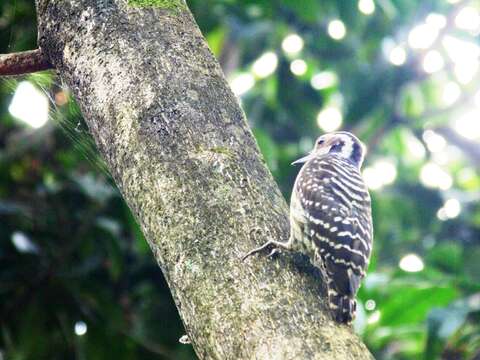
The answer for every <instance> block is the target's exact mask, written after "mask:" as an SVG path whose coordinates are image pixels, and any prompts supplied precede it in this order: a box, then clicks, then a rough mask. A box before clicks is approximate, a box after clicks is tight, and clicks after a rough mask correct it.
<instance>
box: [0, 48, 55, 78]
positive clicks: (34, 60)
mask: <svg viewBox="0 0 480 360" xmlns="http://www.w3.org/2000/svg"><path fill="white" fill-rule="evenodd" d="M52 68H53V66H52V65H51V64H50V63H49V62H48V60H47V59H46V58H45V56H44V54H43V52H42V51H41V50H40V49H36V50H30V51H24V52H18V53H13V54H5V55H1V54H0V76H6V75H21V74H27V73H32V72H37V71H43V70H48V69H52Z"/></svg>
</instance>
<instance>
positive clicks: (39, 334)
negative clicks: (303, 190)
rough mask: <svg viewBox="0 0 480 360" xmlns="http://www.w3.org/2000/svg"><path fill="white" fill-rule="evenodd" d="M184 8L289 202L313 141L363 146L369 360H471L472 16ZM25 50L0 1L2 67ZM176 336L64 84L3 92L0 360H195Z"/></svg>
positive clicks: (364, 320)
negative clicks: (354, 140)
mask: <svg viewBox="0 0 480 360" xmlns="http://www.w3.org/2000/svg"><path fill="white" fill-rule="evenodd" d="M188 3H189V5H190V8H191V10H192V11H193V13H194V15H195V18H196V19H197V22H198V24H199V26H200V28H201V30H202V31H203V33H204V35H205V37H206V38H207V40H208V42H209V44H210V46H211V49H212V51H213V52H214V53H215V55H216V56H217V57H218V58H219V60H220V62H221V64H222V67H223V68H224V71H225V73H226V75H227V77H228V79H229V81H230V82H231V84H232V88H233V89H234V91H235V92H236V93H237V94H238V95H239V96H240V99H241V103H242V105H243V108H244V109H245V112H246V114H247V116H248V119H249V122H250V125H251V127H252V128H253V131H254V133H255V136H256V138H257V141H258V143H259V145H260V148H261V150H262V152H263V154H264V156H265V158H266V161H267V163H268V165H269V167H270V169H271V171H272V172H273V174H274V176H275V178H276V180H277V181H278V184H279V185H280V187H281V189H282V191H283V193H284V194H285V196H286V197H287V198H288V197H289V195H290V189H291V187H292V184H293V180H294V178H295V175H296V172H297V171H298V168H295V167H292V166H290V163H291V162H292V161H293V160H294V159H296V158H297V157H300V156H302V155H304V154H305V153H306V152H308V151H309V150H310V148H311V146H312V144H313V142H314V140H315V138H316V137H317V136H318V135H320V134H322V133H323V132H325V131H331V130H335V129H337V128H341V129H345V130H349V131H353V132H354V133H355V134H356V135H357V136H359V137H360V138H361V139H362V140H363V141H364V142H365V143H367V144H368V146H369V153H368V156H367V159H366V163H365V167H364V175H365V178H366V180H367V183H368V184H369V186H370V189H371V194H372V198H373V215H374V221H375V248H374V256H373V261H372V264H371V266H370V270H369V275H368V277H367V278H366V280H365V282H364V284H363V286H362V288H361V291H360V294H359V306H358V307H359V314H358V319H357V321H356V323H355V329H356V331H357V332H358V333H359V334H360V335H361V336H362V338H363V339H364V341H365V343H366V344H367V346H368V347H369V349H370V350H371V351H372V352H373V354H374V355H375V357H376V358H378V359H438V358H444V359H474V358H476V359H478V358H479V357H480V325H479V324H480V282H479V280H480V206H479V201H478V200H479V198H480V191H479V190H480V174H479V168H480V95H478V94H480V93H478V94H477V91H478V90H480V87H479V86H478V84H479V71H478V70H479V57H480V46H479V41H478V35H479V34H480V12H479V11H480V7H479V6H480V4H479V2H478V1H455V0H450V1H446V0H436V1H432V0H430V1H420V0H410V1H405V0H377V1H371V0H361V1H359V2H358V1H356V0H355V1H353V0H338V1H333V0H325V1H314V0H283V1H273V0H272V1H252V0H250V1H246V0H241V1H240V0H192V1H189V2H188ZM338 20H340V21H341V22H339V21H338ZM342 24H343V27H342ZM342 30H345V34H343V31H342ZM292 34H295V35H293V36H292ZM342 35H344V36H343V37H342ZM35 37H36V25H35V10H34V3H33V0H15V1H14V0H2V2H1V4H0V53H9V52H14V51H20V50H27V49H33V48H35V46H36V45H35ZM183 334H184V332H183V329H182V324H181V321H180V319H179V317H178V313H177V311H176V309H175V306H174V304H173V303H172V299H171V296H170V293H169V290H168V288H167V286H166V284H165V281H164V279H163V277H162V274H161V271H160V269H159V268H158V267H157V265H156V264H155V262H154V258H153V256H152V255H151V253H150V250H149V248H148V246H147V245H146V242H145V241H144V239H143V237H142V234H141V233H140V231H139V229H138V227H137V225H136V224H135V222H134V220H133V219H132V216H131V214H130V212H129V210H128V209H127V207H126V206H125V204H124V202H123V200H122V199H121V197H120V196H119V193H118V191H117V190H116V188H115V187H114V185H113V184H112V181H111V179H110V178H109V176H108V172H107V171H106V170H105V168H104V165H103V163H102V162H101V160H100V159H98V157H97V154H96V152H95V148H94V147H93V146H92V143H91V139H90V138H89V136H88V132H87V129H86V127H85V125H84V123H83V120H82V118H81V115H80V113H79V111H78V108H77V107H76V105H75V103H74V101H73V100H72V99H71V97H70V94H69V92H68V89H67V88H66V87H65V86H64V85H63V83H62V80H61V79H60V78H58V77H56V76H55V74H54V72H45V73H39V74H33V75H29V76H24V77H18V78H9V79H2V80H0V359H12V360H20V359H73V358H75V359H194V358H195V355H194V354H193V351H192V350H191V347H190V345H182V344H180V343H179V342H178V339H179V338H180V337H181V336H182V335H183Z"/></svg>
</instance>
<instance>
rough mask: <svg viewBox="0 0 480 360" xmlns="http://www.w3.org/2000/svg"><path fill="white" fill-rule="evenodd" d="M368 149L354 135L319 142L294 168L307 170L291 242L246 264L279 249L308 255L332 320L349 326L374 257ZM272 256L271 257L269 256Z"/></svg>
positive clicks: (271, 244) (293, 208)
mask: <svg viewBox="0 0 480 360" xmlns="http://www.w3.org/2000/svg"><path fill="white" fill-rule="evenodd" d="M364 156H365V146H364V145H363V144H362V142H361V141H360V140H359V139H357V137H355V136H354V135H353V134H351V133H348V132H344V131H340V132H335V133H331V134H325V135H323V136H320V137H319V138H318V139H317V141H316V142H315V146H314V148H313V150H312V151H311V152H310V154H308V155H307V156H305V157H303V158H301V159H299V160H297V161H295V162H293V163H292V165H293V164H301V163H303V164H304V165H303V166H302V168H301V169H300V172H299V173H298V175H297V178H296V180H295V185H294V187H293V191H292V196H291V200H290V237H289V240H288V242H286V243H284V242H280V241H275V240H269V241H268V242H267V243H265V244H264V245H263V246H261V247H259V248H257V249H254V250H252V251H250V252H249V253H248V254H246V255H245V256H244V257H243V259H246V258H248V257H249V256H251V255H253V254H255V253H257V252H259V251H262V250H264V249H273V250H272V252H271V253H270V255H272V254H274V253H275V252H277V251H278V249H286V250H293V251H299V252H302V253H304V254H305V255H307V256H308V257H309V259H310V261H311V262H312V264H313V265H314V266H316V267H318V268H319V269H320V270H321V272H322V275H323V276H322V277H323V279H324V281H325V282H326V285H327V288H328V303H329V307H330V309H331V311H332V315H333V318H334V319H335V320H336V321H337V322H340V323H351V322H352V321H353V319H354V318H355V312H356V300H355V297H356V294H357V292H358V289H359V287H360V282H361V280H362V279H363V277H364V276H365V273H366V270H367V267H368V264H369V260H370V254H371V251H372V241H373V226H372V211H371V201H370V195H369V193H368V190H367V187H366V186H365V183H364V181H363V179H362V176H361V173H360V168H361V166H362V163H363V159H364ZM270 255H269V256H270Z"/></svg>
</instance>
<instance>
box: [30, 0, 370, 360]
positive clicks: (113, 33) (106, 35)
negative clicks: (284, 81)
mask: <svg viewBox="0 0 480 360" xmlns="http://www.w3.org/2000/svg"><path fill="white" fill-rule="evenodd" d="M37 12H38V23H39V44H40V47H41V48H42V50H43V51H44V53H45V54H46V56H47V58H48V60H49V61H50V62H51V63H52V64H53V65H54V66H55V68H56V69H57V71H58V72H59V73H60V75H61V76H62V77H63V79H64V80H65V81H66V82H67V84H68V85H69V86H70V88H71V90H72V91H73V94H74V95H75V98H76V100H77V101H78V103H79V105H80V108H81V110H82V113H83V116H84V117H85V119H86V122H87V124H88V126H89V129H90V131H91V133H92V135H93V136H94V138H95V141H96V143H97V146H98V149H99V151H100V153H101V154H102V156H103V157H104V158H105V159H106V162H107V164H108V166H109V170H110V171H111V173H112V176H113V177H114V179H115V181H116V183H117V185H118V188H119V189H120V191H121V192H122V195H123V196H124V198H125V200H126V202H127V204H128V205H129V207H130V208H131V209H132V211H133V213H134V214H135V216H136V219H137V221H138V223H139V224H140V225H141V228H142V230H143V232H144V234H145V236H146V238H147V240H148V242H149V244H150V247H151V249H152V251H153V253H154V255H155V258H156V259H157V261H158V263H159V265H160V267H161V269H162V271H163V273H164V275H165V278H166V279H167V281H168V284H169V285H170V289H171V291H172V294H173V298H174V300H175V302H176V305H177V307H178V310H179V312H180V315H181V318H182V319H183V322H184V324H185V328H186V330H187V332H188V335H189V337H190V339H191V341H192V343H193V346H194V348H195V351H196V353H197V355H198V357H199V358H200V359H222V360H225V359H335V360H338V359H371V355H370V353H369V352H368V350H367V349H366V347H365V346H364V345H363V344H362V343H361V341H360V340H359V339H358V337H357V336H356V335H354V334H353V333H352V330H351V329H350V328H349V327H347V326H341V325H337V324H335V323H334V322H333V321H332V320H331V319H330V316H329V314H328V312H327V310H326V306H325V303H324V300H323V299H324V290H323V289H322V286H321V280H320V277H319V276H318V273H316V272H315V271H314V270H313V268H312V267H311V266H310V265H308V263H307V261H306V260H305V259H304V258H303V257H301V256H296V255H290V254H282V255H281V256H279V257H277V258H276V259H274V260H272V259H267V258H266V257H262V256H258V257H254V258H251V259H250V260H248V261H247V262H245V263H242V262H241V261H240V257H241V255H243V254H244V253H245V252H247V251H248V250H250V249H252V248H253V247H255V246H258V245H260V244H262V243H264V242H265V241H267V239H268V238H269V237H272V238H275V239H278V240H286V239H287V237H288V232H289V225H288V209H287V206H286V203H285V201H284V199H283V197H282V195H281V193H280V192H279V190H278V188H277V186H276V184H275V182H274V180H273V178H272V176H271V174H270V173H269V171H268V170H267V168H266V166H265V163H264V161H263V160H262V158H261V155H260V154H259V151H258V148H257V146H256V143H255V140H254V138H253V136H252V134H251V132H250V130H249V128H248V125H247V123H246V121H245V117H244V114H243V112H242V110H241V108H240V107H239V105H238V102H237V100H236V98H235V96H234V95H233V94H232V92H231V91H230V89H229V87H228V84H227V82H226V81H225V79H224V76H223V74H222V72H221V69H220V68H219V66H218V63H217V61H216V60H215V58H214V57H213V55H212V54H211V52H210V51H209V49H208V47H207V45H206V42H205V40H204V39H203V37H202V35H201V33H200V31H199V29H198V27H197V25H196V24H195V21H194V19H193V17H192V15H191V14H190V12H189V11H188V9H187V7H186V6H185V4H184V3H183V2H181V0H149V1H147V0H141V1H140V0H138V1H134V0H129V1H128V3H127V1H126V0H69V1H51V0H37Z"/></svg>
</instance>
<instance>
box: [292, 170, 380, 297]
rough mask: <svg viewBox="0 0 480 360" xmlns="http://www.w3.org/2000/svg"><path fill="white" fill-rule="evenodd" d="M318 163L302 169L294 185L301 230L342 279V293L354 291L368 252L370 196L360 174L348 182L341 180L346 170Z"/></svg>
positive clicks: (328, 266) (333, 272)
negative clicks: (302, 218) (303, 221)
mask: <svg viewBox="0 0 480 360" xmlns="http://www.w3.org/2000/svg"><path fill="white" fill-rule="evenodd" d="M319 165H323V166H317V167H316V168H315V171H313V169H310V171H306V170H307V169H308V168H307V169H304V171H302V173H301V174H300V175H299V179H298V182H297V186H296V188H295V191H296V192H297V193H296V197H297V199H298V201H299V203H300V204H301V206H302V208H303V211H304V214H305V218H306V224H305V229H304V231H305V233H306V235H307V236H309V237H310V238H311V241H312V242H313V243H314V244H315V246H316V247H317V248H318V251H319V253H320V256H321V257H322V260H323V261H324V265H325V267H326V269H327V271H328V272H329V273H331V274H332V275H334V276H335V277H336V278H338V279H336V281H337V282H338V284H339V285H341V284H342V283H343V286H341V287H343V288H344V289H343V290H345V291H344V293H348V292H353V293H355V292H356V291H357V289H358V287H359V283H360V280H361V278H362V277H363V276H364V275H365V270H366V268H367V266H368V261H369V257H370V252H371V238H372V237H371V210H370V197H369V195H368V191H367V190H366V188H365V186H364V185H363V181H361V177H360V176H359V174H358V175H357V174H355V182H353V180H352V181H350V182H348V181H347V180H348V179H343V180H342V177H343V176H344V175H346V174H343V173H340V172H339V171H336V169H335V168H329V167H328V166H325V164H319ZM358 179H360V180H358ZM354 185H355V186H354Z"/></svg>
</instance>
